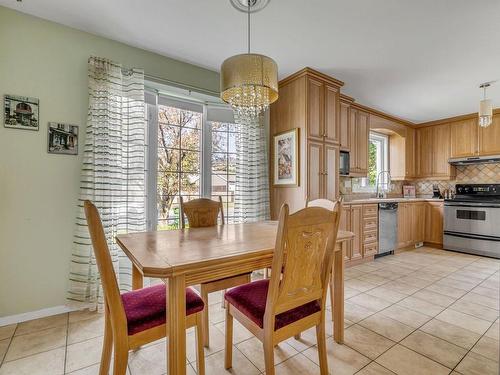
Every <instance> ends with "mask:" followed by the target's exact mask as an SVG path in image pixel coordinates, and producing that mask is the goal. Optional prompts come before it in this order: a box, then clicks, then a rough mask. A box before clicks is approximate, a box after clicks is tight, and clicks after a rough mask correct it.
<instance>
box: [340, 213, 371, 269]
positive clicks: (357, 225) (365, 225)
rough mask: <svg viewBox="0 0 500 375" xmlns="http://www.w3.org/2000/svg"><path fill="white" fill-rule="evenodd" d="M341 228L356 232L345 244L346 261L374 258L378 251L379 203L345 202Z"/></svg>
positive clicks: (353, 261)
mask: <svg viewBox="0 0 500 375" xmlns="http://www.w3.org/2000/svg"><path fill="white" fill-rule="evenodd" d="M340 229H343V230H347V231H350V232H353V233H354V238H353V239H352V240H351V241H347V242H346V243H345V245H344V246H345V247H344V250H345V260H346V262H348V263H349V262H351V263H352V264H355V263H359V262H361V261H365V260H367V261H368V260H370V259H373V256H374V255H375V254H376V253H377V252H378V205H377V204H344V206H343V212H342V216H341V220H340Z"/></svg>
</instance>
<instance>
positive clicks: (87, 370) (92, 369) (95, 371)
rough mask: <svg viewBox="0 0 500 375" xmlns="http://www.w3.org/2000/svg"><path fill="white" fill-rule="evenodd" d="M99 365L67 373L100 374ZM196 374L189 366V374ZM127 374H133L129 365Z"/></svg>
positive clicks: (78, 374) (79, 374) (77, 374)
mask: <svg viewBox="0 0 500 375" xmlns="http://www.w3.org/2000/svg"><path fill="white" fill-rule="evenodd" d="M99 366H100V364H99V363H96V364H95V365H92V366H89V367H85V368H82V369H80V370H76V371H73V372H69V373H68V372H67V373H66V374H67V375H99ZM191 370H192V369H191ZM111 374H113V361H111V367H110V369H109V375H111ZM195 374H196V373H195V372H194V370H192V371H190V369H189V368H188V371H187V375H195ZM126 375H131V374H130V370H129V369H128V367H127V372H126ZM135 375H139V374H135Z"/></svg>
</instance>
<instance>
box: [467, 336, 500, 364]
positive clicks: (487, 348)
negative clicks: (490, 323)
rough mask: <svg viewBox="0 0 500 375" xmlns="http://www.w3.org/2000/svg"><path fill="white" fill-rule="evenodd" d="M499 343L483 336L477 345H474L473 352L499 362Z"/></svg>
mask: <svg viewBox="0 0 500 375" xmlns="http://www.w3.org/2000/svg"><path fill="white" fill-rule="evenodd" d="M498 343H499V341H498V340H495V339H492V338H489V337H488V336H483V337H481V339H480V340H479V341H478V342H477V344H476V345H474V347H473V348H472V350H471V351H472V352H474V353H477V354H480V355H482V356H483V357H486V358H489V359H491V360H492V361H496V362H498V359H499V358H498V353H499V349H500V348H499V344H498Z"/></svg>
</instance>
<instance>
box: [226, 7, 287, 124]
mask: <svg viewBox="0 0 500 375" xmlns="http://www.w3.org/2000/svg"><path fill="white" fill-rule="evenodd" d="M230 1H231V4H232V5H233V6H234V7H235V8H236V9H238V10H239V11H244V12H246V13H247V22H248V51H247V53H244V54H240V55H235V56H232V57H229V58H228V59H226V60H225V61H224V62H223V63H222V66H221V72H220V86H221V87H220V88H221V94H220V95H221V98H222V100H224V101H225V102H226V103H229V104H230V105H231V107H232V108H233V110H234V112H235V114H236V115H238V116H240V117H249V118H252V117H256V116H258V115H259V114H260V113H262V112H263V111H265V110H266V109H267V108H268V107H269V105H270V104H271V103H273V102H275V101H276V100H277V99H278V66H277V64H276V62H275V61H274V60H273V59H271V58H270V57H267V56H264V55H259V54H256V53H250V14H251V13H255V12H257V11H259V10H261V9H263V8H264V7H265V6H266V5H267V4H268V3H269V0H230Z"/></svg>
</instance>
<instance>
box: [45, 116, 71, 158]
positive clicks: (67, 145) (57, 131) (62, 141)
mask: <svg viewBox="0 0 500 375" xmlns="http://www.w3.org/2000/svg"><path fill="white" fill-rule="evenodd" d="M47 142H48V147H47V151H48V152H49V154H66V155H78V126H77V125H70V124H63V123H59V122H49V126H48V136H47Z"/></svg>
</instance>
